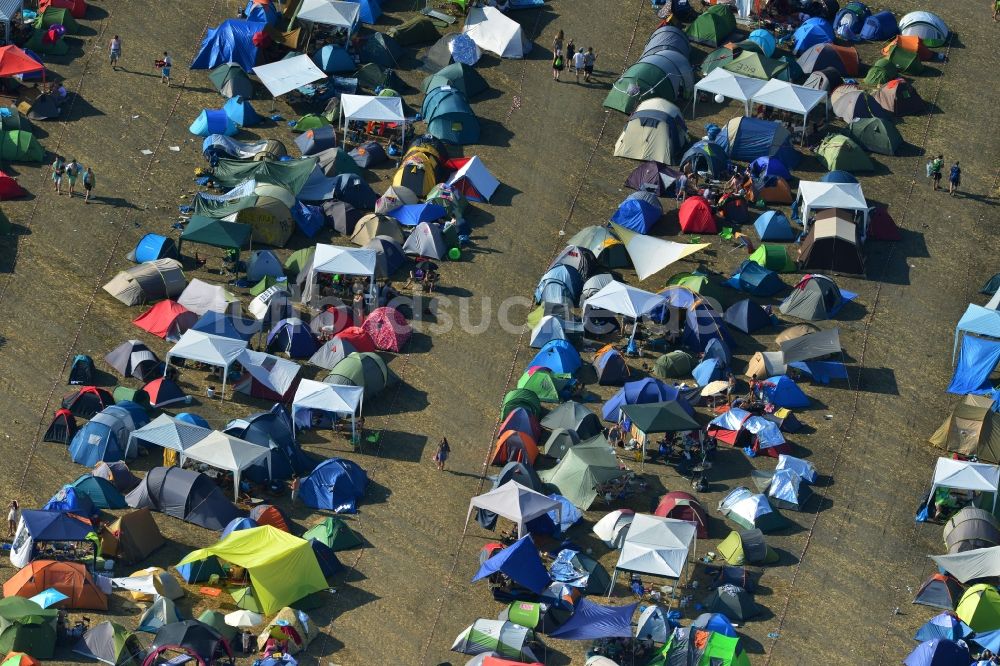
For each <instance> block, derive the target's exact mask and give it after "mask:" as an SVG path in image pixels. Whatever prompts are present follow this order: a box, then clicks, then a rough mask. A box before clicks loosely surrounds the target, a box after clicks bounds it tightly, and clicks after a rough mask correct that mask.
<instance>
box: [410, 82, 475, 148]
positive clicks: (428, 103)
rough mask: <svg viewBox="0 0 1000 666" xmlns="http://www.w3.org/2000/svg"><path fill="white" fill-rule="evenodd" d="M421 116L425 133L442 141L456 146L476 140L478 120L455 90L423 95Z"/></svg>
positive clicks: (436, 90) (440, 89)
mask: <svg viewBox="0 0 1000 666" xmlns="http://www.w3.org/2000/svg"><path fill="white" fill-rule="evenodd" d="M420 114H421V115H422V116H423V118H424V121H425V122H426V123H427V132H428V133H429V134H431V135H433V136H435V137H437V138H438V139H441V140H442V141H447V142H448V143H454V144H459V145H461V144H467V143H477V142H478V141H479V121H478V120H477V119H476V116H475V114H474V113H473V112H472V107H470V106H469V103H468V102H467V101H466V99H465V97H464V96H463V95H462V93H461V92H459V90H458V89H456V88H451V87H442V88H435V89H433V90H431V91H430V92H429V93H427V94H426V95H425V96H424V102H423V105H422V106H421V111H420Z"/></svg>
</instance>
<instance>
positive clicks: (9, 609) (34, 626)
mask: <svg viewBox="0 0 1000 666" xmlns="http://www.w3.org/2000/svg"><path fill="white" fill-rule="evenodd" d="M58 615H59V611H57V610H56V609H55V608H42V607H41V606H39V605H38V604H36V603H35V602H34V601H31V600H30V599H25V598H24V597H6V598H5V599H0V652H3V653H7V652H24V653H25V654H29V655H31V656H32V657H34V658H35V659H51V658H52V656H53V654H54V653H55V646H56V618H57V617H58Z"/></svg>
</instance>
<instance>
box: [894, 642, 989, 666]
mask: <svg viewBox="0 0 1000 666" xmlns="http://www.w3.org/2000/svg"><path fill="white" fill-rule="evenodd" d="M971 662H972V657H970V656H969V648H967V647H964V646H962V645H959V644H958V643H956V642H955V641H949V640H944V639H942V638H935V639H934V640H930V641H924V642H923V643H921V644H920V645H918V646H917V647H915V648H913V652H911V653H910V654H908V655H907V656H906V659H904V660H903V664H905V666H966V665H967V664H969V663H971Z"/></svg>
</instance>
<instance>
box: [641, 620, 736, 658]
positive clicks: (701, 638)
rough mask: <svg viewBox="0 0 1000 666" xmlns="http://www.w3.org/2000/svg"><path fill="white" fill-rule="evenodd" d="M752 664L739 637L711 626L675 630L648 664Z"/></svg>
mask: <svg viewBox="0 0 1000 666" xmlns="http://www.w3.org/2000/svg"><path fill="white" fill-rule="evenodd" d="M670 664H690V665H691V666H750V658H749V657H748V656H747V653H746V650H744V649H743V644H742V642H741V641H740V638H739V637H738V636H736V637H733V636H726V635H724V634H719V633H716V632H714V631H708V630H707V629H697V628H691V629H689V630H688V631H685V632H678V631H675V632H673V633H672V634H670V638H669V639H668V640H667V642H666V644H664V646H663V648H662V649H661V650H660V651H659V652H658V653H657V654H656V656H655V657H654V658H653V660H652V661H650V662H648V663H647V664H646V666H669V665H670Z"/></svg>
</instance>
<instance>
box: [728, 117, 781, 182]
mask: <svg viewBox="0 0 1000 666" xmlns="http://www.w3.org/2000/svg"><path fill="white" fill-rule="evenodd" d="M715 143H717V144H719V145H720V146H721V147H722V148H723V149H724V150H726V152H727V153H728V154H729V158H730V159H733V160H739V161H744V162H752V161H753V160H755V159H757V158H758V157H776V158H778V160H779V161H781V163H782V164H784V165H786V166H787V167H789V168H792V169H794V168H795V166H796V165H797V164H798V163H799V159H800V157H801V156H800V155H799V153H798V152H796V150H795V148H794V147H792V138H791V135H790V134H789V133H788V130H787V129H785V128H784V126H783V125H781V124H780V123H777V122H772V121H769V120H760V119H758V118H746V117H738V118H733V119H732V120H730V121H729V122H728V123H726V124H725V126H723V128H722V131H721V132H719V136H718V137H717V138H716V140H715Z"/></svg>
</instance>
